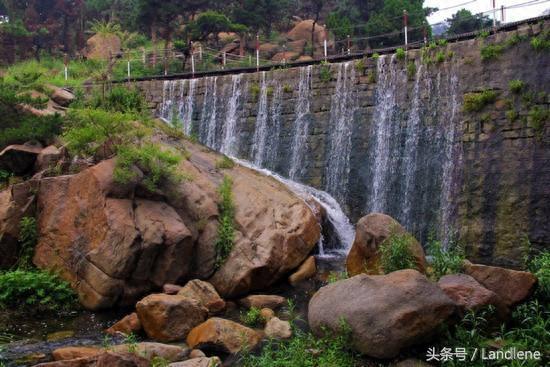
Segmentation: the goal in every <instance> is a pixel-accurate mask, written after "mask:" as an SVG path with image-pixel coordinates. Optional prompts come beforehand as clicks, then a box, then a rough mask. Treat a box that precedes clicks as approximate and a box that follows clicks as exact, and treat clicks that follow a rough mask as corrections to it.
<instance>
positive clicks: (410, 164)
mask: <svg viewBox="0 0 550 367" xmlns="http://www.w3.org/2000/svg"><path fill="white" fill-rule="evenodd" d="M423 77H424V65H420V66H419V67H418V71H417V73H416V77H415V81H414V88H413V98H414V99H413V102H412V106H411V112H410V115H409V118H408V119H407V131H406V134H407V135H406V140H405V153H404V156H403V166H404V174H403V176H404V177H403V179H404V181H405V183H404V186H405V187H404V190H403V204H402V206H401V215H400V219H401V223H402V224H403V225H404V226H405V227H407V228H410V225H411V218H410V214H411V205H412V201H413V195H414V178H415V175H416V169H417V165H416V161H417V158H418V142H419V138H420V134H421V132H420V127H421V126H420V102H421V99H422V95H421V93H420V82H421V81H422V78H423Z"/></svg>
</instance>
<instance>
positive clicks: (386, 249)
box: [378, 233, 417, 274]
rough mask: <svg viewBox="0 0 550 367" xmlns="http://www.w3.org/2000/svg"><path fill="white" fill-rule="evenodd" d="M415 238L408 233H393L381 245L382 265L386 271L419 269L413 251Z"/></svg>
mask: <svg viewBox="0 0 550 367" xmlns="http://www.w3.org/2000/svg"><path fill="white" fill-rule="evenodd" d="M413 241H414V238H413V237H412V236H411V235H410V234H408V233H402V234H397V233H392V234H391V235H390V236H389V237H388V238H387V239H386V240H385V241H384V242H383V243H382V244H381V245H380V247H379V249H378V251H379V253H380V265H381V266H382V269H383V270H384V273H386V274H388V273H391V272H393V271H397V270H402V269H417V264H416V260H415V258H414V256H413V253H412V251H411V244H412V243H413Z"/></svg>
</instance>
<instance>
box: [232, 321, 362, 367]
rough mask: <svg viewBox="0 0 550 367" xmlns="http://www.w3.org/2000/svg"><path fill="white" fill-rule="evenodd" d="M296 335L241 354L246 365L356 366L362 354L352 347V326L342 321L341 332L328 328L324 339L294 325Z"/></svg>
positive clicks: (257, 366)
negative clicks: (358, 353)
mask: <svg viewBox="0 0 550 367" xmlns="http://www.w3.org/2000/svg"><path fill="white" fill-rule="evenodd" d="M293 333H294V335H293V337H292V338H291V339H289V340H285V341H280V342H277V341H275V340H269V341H268V342H267V344H266V345H265V346H264V347H263V348H262V350H261V352H260V354H258V355H254V354H252V353H250V351H245V352H243V353H242V354H241V356H240V361H239V362H240V364H239V365H242V366H244V367H340V366H342V367H343V366H346V367H353V366H359V365H360V364H359V361H360V359H359V356H358V355H357V354H356V353H355V352H353V351H352V350H351V345H352V343H351V328H350V327H349V326H348V325H347V324H346V323H345V322H342V324H341V328H340V331H339V332H338V333H331V332H329V331H327V330H325V335H324V336H323V337H322V338H316V337H315V336H313V334H311V333H309V332H304V331H302V330H300V329H298V328H294V330H293Z"/></svg>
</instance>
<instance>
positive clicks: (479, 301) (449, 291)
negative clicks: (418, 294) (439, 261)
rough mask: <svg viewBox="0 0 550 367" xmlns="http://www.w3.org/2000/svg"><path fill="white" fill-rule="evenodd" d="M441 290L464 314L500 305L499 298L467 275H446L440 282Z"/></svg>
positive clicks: (438, 283)
mask: <svg viewBox="0 0 550 367" xmlns="http://www.w3.org/2000/svg"><path fill="white" fill-rule="evenodd" d="M437 285H438V286H439V288H441V289H442V290H443V292H445V294H446V295H447V296H449V298H450V299H452V300H453V301H454V302H455V303H456V304H457V305H458V306H459V308H460V310H461V311H462V312H465V311H470V310H471V311H476V310H478V309H480V308H482V307H484V306H488V305H495V306H498V305H499V303H500V302H499V300H498V296H497V295H496V294H495V293H494V292H492V291H490V290H488V289H487V288H485V287H483V286H482V285H481V284H479V283H478V282H477V281H476V280H475V279H474V278H472V277H471V276H469V275H466V274H452V275H445V276H444V277H442V278H441V279H440V280H439V282H437Z"/></svg>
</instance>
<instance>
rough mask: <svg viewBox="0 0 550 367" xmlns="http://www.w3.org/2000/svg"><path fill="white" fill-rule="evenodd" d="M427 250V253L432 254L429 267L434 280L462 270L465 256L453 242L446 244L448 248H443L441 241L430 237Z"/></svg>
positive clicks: (460, 248)
mask: <svg viewBox="0 0 550 367" xmlns="http://www.w3.org/2000/svg"><path fill="white" fill-rule="evenodd" d="M427 250H428V251H427V252H428V255H431V256H432V262H431V269H432V276H433V277H434V278H435V280H439V278H441V277H442V276H444V275H449V274H457V273H460V272H462V264H463V262H464V259H465V256H464V250H463V249H462V247H461V246H459V245H457V244H455V243H453V244H450V245H449V246H448V249H443V245H442V243H441V241H438V240H436V239H435V238H430V239H429V240H428V244H427Z"/></svg>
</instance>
